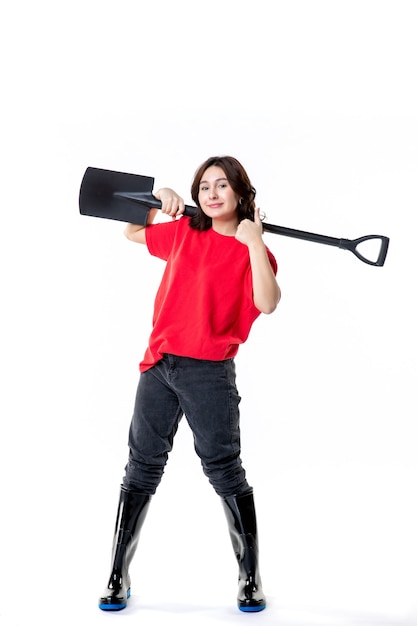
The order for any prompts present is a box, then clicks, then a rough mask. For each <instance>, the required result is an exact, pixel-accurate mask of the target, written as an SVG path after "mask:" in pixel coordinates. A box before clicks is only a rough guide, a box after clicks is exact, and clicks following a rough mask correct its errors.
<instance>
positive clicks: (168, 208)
mask: <svg viewBox="0 0 417 626" xmlns="http://www.w3.org/2000/svg"><path fill="white" fill-rule="evenodd" d="M153 195H154V196H155V198H157V200H160V201H161V203H162V207H161V211H162V213H165V214H166V215H169V216H170V217H172V219H175V218H176V217H179V216H180V215H182V214H183V213H184V211H185V204H184V200H183V198H181V196H179V195H178V194H177V193H176V192H175V191H174V190H173V189H170V188H169V187H162V188H161V189H158V191H156V192H155V193H154V194H153Z"/></svg>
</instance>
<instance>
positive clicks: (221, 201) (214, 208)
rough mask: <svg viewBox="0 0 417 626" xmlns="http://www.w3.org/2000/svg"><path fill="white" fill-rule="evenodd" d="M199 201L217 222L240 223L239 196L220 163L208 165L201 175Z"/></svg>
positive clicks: (209, 215)
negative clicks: (238, 212)
mask: <svg viewBox="0 0 417 626" xmlns="http://www.w3.org/2000/svg"><path fill="white" fill-rule="evenodd" d="M198 201H199V203H200V206H201V209H202V210H203V211H204V213H205V214H206V215H207V216H208V217H211V218H212V220H213V224H214V223H216V222H224V223H233V224H234V225H235V226H237V224H238V216H237V204H238V202H239V196H238V195H237V194H236V193H235V192H234V191H233V189H232V187H231V186H230V183H229V181H228V180H227V178H226V174H225V173H224V171H223V170H222V168H221V167H219V166H218V165H212V166H211V167H208V168H207V169H206V171H205V172H204V174H203V176H202V177H201V181H200V185H199V192H198Z"/></svg>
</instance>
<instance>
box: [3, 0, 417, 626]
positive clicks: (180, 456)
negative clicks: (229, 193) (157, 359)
mask: <svg viewBox="0 0 417 626" xmlns="http://www.w3.org/2000/svg"><path fill="white" fill-rule="evenodd" d="M416 9H417V6H416V3H415V2H412V1H409V2H407V1H403V0H395V1H385V0H380V1H376V0H375V1H372V0H361V1H356V0H350V1H349V2H345V1H337V0H334V1H330V0H329V1H325V0H319V1H314V0H312V1H310V2H308V1H301V0H293V1H290V0H287V1H277V2H272V1H266V0H258V1H257V2H248V1H246V0H222V1H220V0H211V1H210V2H204V3H203V2H201V3H200V2H196V1H195V0H194V1H186V0H176V1H175V2H171V1H168V0H153V1H152V2H146V3H145V2H140V1H136V2H134V1H125V0H119V1H118V2H109V1H106V0H101V1H93V0H84V1H83V2H82V3H77V4H75V3H73V2H47V1H42V0H40V1H38V2H29V1H22V2H15V3H7V4H5V6H4V7H3V9H2V11H1V19H0V24H1V26H0V29H1V32H0V46H1V58H2V76H1V84H2V97H1V155H2V165H1V172H2V177H1V199H2V208H1V226H2V227H1V229H0V238H1V239H0V254H1V295H2V305H1V361H2V376H1V380H2V385H1V387H2V391H1V399H0V401H1V418H2V427H1V428H2V430H1V443H0V445H1V450H0V453H1V501H2V515H1V533H0V537H1V568H0V571H1V579H0V583H1V587H0V589H1V600H0V623H1V624H2V626H3V624H4V626H17V625H18V626H22V625H26V624H29V623H32V620H33V619H34V617H36V618H39V619H41V620H42V623H44V624H52V623H53V624H55V623H60V624H71V625H73V624H74V623H76V622H77V620H80V621H81V622H82V623H83V624H84V623H85V624H107V623H110V622H109V620H112V619H115V620H120V619H123V620H126V619H127V620H128V621H129V620H130V621H131V622H132V623H142V624H145V623H146V624H157V623H158V624H159V623H161V622H164V623H165V622H166V623H181V624H188V623H192V624H196V623H198V624H223V623H241V622H242V623H243V621H245V622H246V621H247V620H248V619H249V620H256V621H259V622H260V623H263V624H282V625H283V626H286V625H287V624H288V625H289V624H291V625H292V624H297V625H298V624H300V625H301V624H302V625H303V626H309V625H310V624H320V625H325V624H330V625H332V626H336V625H339V624H343V625H349V626H350V625H353V624H366V625H367V626H375V625H378V626H379V625H386V624H390V625H391V624H392V625H394V624H395V626H400V625H402V624H416V623H417V572H416V562H417V542H416V532H415V529H416V527H417V509H416V475H417V471H416V470H417V459H416V452H415V449H416V438H415V426H414V424H415V421H416V415H417V411H416V399H415V379H416V331H415V320H416V315H417V310H416V297H415V268H416V246H415V238H416V231H415V212H416V199H417V191H416V190H417V185H416V182H417V181H416V166H417V151H416V145H417V89H416V59H417V40H416V27H417V24H416ZM214 154H232V155H233V156H236V157H237V158H238V159H239V160H240V161H241V162H242V163H243V164H244V166H245V167H246V169H247V171H248V172H249V175H250V177H251V179H252V182H253V184H254V186H255V187H256V188H257V190H258V194H257V199H258V204H259V206H260V207H261V208H262V209H263V210H264V211H265V212H266V213H267V216H268V221H269V222H272V223H275V224H280V225H284V226H289V227H293V228H299V229H303V230H310V231H313V232H318V233H323V234H327V235H331V236H336V237H345V238H355V237H358V236H361V235H366V234H374V233H376V234H381V235H388V236H389V237H390V238H391V242H390V249H389V252H388V257H387V261H386V264H385V266H384V267H383V268H377V267H371V266H368V265H365V264H364V263H361V262H360V261H359V260H358V259H357V258H356V257H355V256H354V255H353V254H351V253H350V252H346V251H341V250H338V249H337V248H332V247H329V246H323V245H319V244H314V243H309V242H303V241H298V240H295V239H288V238H284V237H280V236H277V235H271V234H266V235H265V241H266V243H267V245H268V246H269V247H270V248H271V250H272V251H273V252H274V254H275V255H276V257H277V259H278V263H279V274H278V277H279V282H280V285H281V288H282V292H283V296H282V301H281V303H280V305H279V308H278V309H277V311H276V312H275V313H274V314H273V315H272V316H262V317H261V318H260V319H259V320H258V321H257V323H256V325H255V326H254V329H253V333H252V335H251V337H250V339H249V341H248V343H247V344H246V345H244V346H243V347H242V348H241V351H240V353H239V355H238V357H237V369H238V386H239V390H240V392H241V395H242V396H243V401H242V416H241V421H242V445H243V452H242V457H243V461H244V464H245V467H246V469H247V473H248V478H249V480H250V482H251V483H252V485H253V486H254V489H255V497H256V502H257V511H258V523H259V533H260V545H261V566H262V577H263V581H264V588H265V591H266V593H267V596H268V600H269V608H268V610H266V611H264V612H263V613H262V614H258V615H257V616H247V615H244V614H240V613H239V612H238V611H237V609H236V606H235V595H236V577H237V566H236V563H235V561H234V557H233V554H232V549H231V546H230V544H229V538H228V535H227V528H226V522H225V519H224V514H223V511H222V508H221V505H220V502H219V500H218V497H217V496H216V495H215V494H214V491H213V490H212V488H211V487H210V486H209V484H208V483H207V480H206V479H205V477H204V476H203V474H202V471H201V469H200V465H199V461H198V459H197V457H196V455H195V454H194V451H193V446H192V439H191V435H190V433H189V430H188V427H187V426H186V422H185V421H184V422H183V423H182V424H181V427H180V429H179V432H178V435H177V438H176V442H175V446H174V451H173V453H172V456H171V458H170V461H169V464H168V467H167V471H166V474H165V477H164V479H163V481H162V483H161V486H160V488H159V490H158V492H157V495H156V496H155V498H154V500H153V503H152V507H151V509H150V511H149V515H148V519H147V521H146V524H145V526H144V529H143V534H142V541H141V543H140V547H139V550H138V553H137V556H136V558H135V561H134V563H133V565H132V577H133V588H132V593H133V596H132V599H131V602H130V605H129V607H128V608H127V609H126V610H125V611H123V612H122V613H119V614H118V615H109V614H107V613H103V612H101V611H99V610H98V609H97V598H98V596H99V595H100V593H101V591H102V588H103V586H104V585H105V583H106V581H107V577H108V574H109V565H110V550H111V540H112V533H113V525H114V519H115V513H116V505H117V499H118V491H119V484H120V481H121V478H122V475H123V468H124V464H125V462H126V458H127V445H126V441H127V431H128V426H129V422H130V416H131V411H132V407H133V400H134V394H135V391H136V384H137V378H138V362H139V360H140V359H141V358H142V356H143V353H144V350H145V347H146V342H147V338H148V334H149V331H150V320H151V314H152V305H153V297H154V294H155V291H156V287H157V285H158V281H159V278H160V276H161V273H162V269H163V265H162V263H161V262H160V261H158V260H156V259H153V258H151V257H150V256H149V255H148V253H147V251H146V249H144V248H141V247H139V246H135V245H134V244H132V243H130V242H128V241H127V240H126V239H125V238H124V237H123V235H122V232H123V225H122V224H121V223H118V222H111V221H107V220H99V219H95V218H87V217H81V216H80V215H79V213H78V192H79V185H80V182H81V179H82V176H83V174H84V171H85V169H86V167H88V166H93V167H103V168H107V169H115V170H119V171H126V172H132V173H138V174H146V175H149V176H153V177H154V178H155V187H160V186H171V187H174V188H175V189H176V190H177V191H178V192H179V193H181V194H182V195H183V196H184V197H185V198H186V200H187V202H190V201H191V199H190V196H189V188H190V184H191V180H192V176H193V174H194V171H195V169H196V168H197V166H198V165H199V164H200V163H201V162H202V161H203V160H205V159H206V158H207V157H208V156H212V155H214ZM114 623H115V622H114ZM123 623H124V622H123Z"/></svg>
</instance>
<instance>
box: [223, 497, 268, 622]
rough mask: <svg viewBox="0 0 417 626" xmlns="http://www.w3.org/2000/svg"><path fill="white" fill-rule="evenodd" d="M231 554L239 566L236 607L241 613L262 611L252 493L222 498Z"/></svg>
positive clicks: (264, 603) (262, 594)
mask: <svg viewBox="0 0 417 626" xmlns="http://www.w3.org/2000/svg"><path fill="white" fill-rule="evenodd" d="M222 502H223V506H224V510H225V512H226V518H227V523H228V525H229V532H230V537H231V540H232V546H233V550H234V552H235V555H236V558H237V562H238V564H239V591H238V596H237V605H238V608H239V609H240V610H241V611H247V612H249V611H252V612H254V611H262V610H263V609H264V608H265V607H266V600H265V596H264V593H263V591H262V583H261V577H260V574H259V566H258V538H257V529H256V514H255V503H254V500H253V492H252V491H250V492H248V493H245V494H244V495H241V496H228V497H227V498H222Z"/></svg>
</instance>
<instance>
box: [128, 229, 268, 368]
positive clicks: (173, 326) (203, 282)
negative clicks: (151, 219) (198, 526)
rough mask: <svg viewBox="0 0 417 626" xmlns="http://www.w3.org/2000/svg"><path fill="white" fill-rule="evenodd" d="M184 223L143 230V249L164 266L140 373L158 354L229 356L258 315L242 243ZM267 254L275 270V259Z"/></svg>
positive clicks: (218, 358) (235, 351)
mask: <svg viewBox="0 0 417 626" xmlns="http://www.w3.org/2000/svg"><path fill="white" fill-rule="evenodd" d="M189 221H190V219H189V218H188V217H182V218H180V219H178V220H175V221H172V222H165V223H160V224H152V225H150V226H147V228H146V243H147V246H148V249H149V252H150V253H151V254H152V255H154V256H157V257H159V258H161V259H163V260H164V261H166V262H167V264H166V268H165V272H164V274H163V277H162V280H161V284H160V286H159V289H158V292H157V294H156V298H155V307H154V315H153V330H152V332H151V336H150V338H149V345H148V348H147V350H146V353H145V356H144V358H143V361H142V362H141V363H140V371H141V372H144V371H146V370H147V369H149V368H150V367H152V366H153V365H154V364H155V363H156V362H157V361H158V360H160V359H161V358H162V356H163V355H164V353H170V354H175V355H177V356H187V357H191V358H194V359H204V360H210V361H222V360H224V359H229V358H232V357H234V356H235V355H236V353H237V351H238V348H239V345H240V344H241V343H243V342H244V341H246V339H247V338H248V335H249V331H250V329H251V326H252V324H253V322H254V321H255V319H256V318H257V317H258V316H259V315H260V311H259V309H257V308H256V307H255V304H254V302H253V294H252V271H251V266H250V261H249V250H248V248H247V246H246V245H245V244H242V243H240V242H239V241H238V240H237V239H235V237H233V236H225V235H220V234H219V233H217V232H216V231H215V230H213V229H212V228H210V229H209V230H206V231H199V230H195V229H193V228H190V226H189ZM267 252H268V256H269V259H270V263H271V266H272V268H273V271H274V273H275V274H276V272H277V263H276V260H275V258H274V256H273V255H272V254H271V252H270V251H269V250H267Z"/></svg>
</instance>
